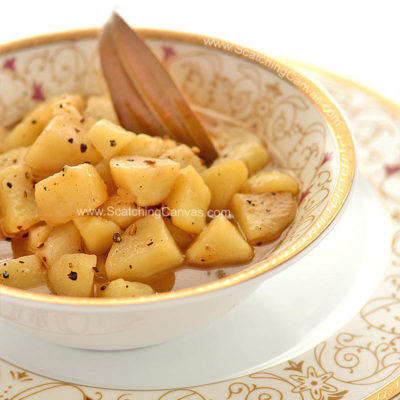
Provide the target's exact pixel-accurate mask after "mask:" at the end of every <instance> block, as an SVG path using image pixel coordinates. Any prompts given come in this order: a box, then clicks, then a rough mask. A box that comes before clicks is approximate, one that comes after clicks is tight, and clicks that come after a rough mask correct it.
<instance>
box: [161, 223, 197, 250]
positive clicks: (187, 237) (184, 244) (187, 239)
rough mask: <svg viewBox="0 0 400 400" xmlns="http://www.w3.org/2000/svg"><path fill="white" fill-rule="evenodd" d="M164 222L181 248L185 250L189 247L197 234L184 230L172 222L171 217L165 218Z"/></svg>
mask: <svg viewBox="0 0 400 400" xmlns="http://www.w3.org/2000/svg"><path fill="white" fill-rule="evenodd" d="M164 222H165V225H166V226H167V228H168V230H169V231H170V232H171V235H172V237H173V238H174V240H175V242H176V244H177V245H178V246H179V248H181V249H183V250H185V249H187V248H188V247H189V245H190V243H192V242H193V240H194V238H195V237H196V235H193V234H191V233H189V232H185V231H184V230H182V229H180V228H178V227H177V226H175V225H174V224H173V223H172V222H171V219H170V218H165V219H164Z"/></svg>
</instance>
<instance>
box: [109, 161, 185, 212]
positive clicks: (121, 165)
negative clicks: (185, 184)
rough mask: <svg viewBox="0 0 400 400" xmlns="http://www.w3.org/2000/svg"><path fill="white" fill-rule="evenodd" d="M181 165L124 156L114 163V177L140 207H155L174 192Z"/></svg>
mask: <svg viewBox="0 0 400 400" xmlns="http://www.w3.org/2000/svg"><path fill="white" fill-rule="evenodd" d="M179 167H180V165H179V164H178V163H177V162H175V161H171V160H168V159H166V160H160V159H156V158H149V157H147V158H146V157H139V156H124V157H115V158H112V159H111V160H110V168H111V174H112V176H113V178H114V181H115V183H116V184H117V186H119V187H121V188H123V189H126V190H127V191H128V192H129V193H131V194H132V195H133V196H134V197H135V198H136V203H137V205H139V206H155V205H157V204H159V203H161V202H162V201H163V200H164V199H165V198H166V197H167V196H168V195H169V194H170V192H171V190H172V188H173V186H174V183H175V181H176V178H177V177H178V174H179Z"/></svg>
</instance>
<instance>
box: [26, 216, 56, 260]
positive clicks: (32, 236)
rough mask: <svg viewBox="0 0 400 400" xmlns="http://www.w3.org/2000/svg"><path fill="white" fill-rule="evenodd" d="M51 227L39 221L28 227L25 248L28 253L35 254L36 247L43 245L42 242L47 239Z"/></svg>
mask: <svg viewBox="0 0 400 400" xmlns="http://www.w3.org/2000/svg"><path fill="white" fill-rule="evenodd" d="M52 230H53V227H51V226H49V225H47V224H45V223H41V224H38V225H34V226H32V227H31V228H29V231H28V232H27V235H28V237H27V238H26V249H27V251H28V252H29V253H30V254H35V253H36V252H37V251H38V249H39V248H40V247H41V246H43V243H44V242H45V241H46V240H47V238H48V237H49V235H50V232H51V231H52Z"/></svg>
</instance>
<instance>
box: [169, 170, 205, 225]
mask: <svg viewBox="0 0 400 400" xmlns="http://www.w3.org/2000/svg"><path fill="white" fill-rule="evenodd" d="M210 201H211V192H210V189H209V188H208V186H207V185H206V184H205V183H204V181H203V179H202V177H201V176H200V175H199V174H198V172H197V171H196V170H195V169H194V167H192V166H191V165H189V166H188V167H186V168H184V169H182V170H180V172H179V176H178V178H177V180H176V181H175V185H174V188H173V190H172V192H171V193H170V195H169V196H168V198H167V199H166V204H167V206H168V208H169V210H170V215H171V219H172V223H173V224H174V225H176V226H177V227H179V228H181V229H183V230H184V231H187V232H190V233H200V232H201V231H202V229H203V228H204V227H205V226H206V216H207V210H208V207H209V205H210Z"/></svg>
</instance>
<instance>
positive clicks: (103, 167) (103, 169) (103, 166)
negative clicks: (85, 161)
mask: <svg viewBox="0 0 400 400" xmlns="http://www.w3.org/2000/svg"><path fill="white" fill-rule="evenodd" d="M96 169H97V172H98V173H99V174H100V176H101V179H103V181H104V183H105V184H106V185H107V191H108V194H109V195H112V194H114V193H115V192H116V191H117V185H116V184H115V182H114V179H113V177H112V175H111V170H110V161H109V160H105V159H103V160H101V161H100V162H99V163H98V164H96Z"/></svg>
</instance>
